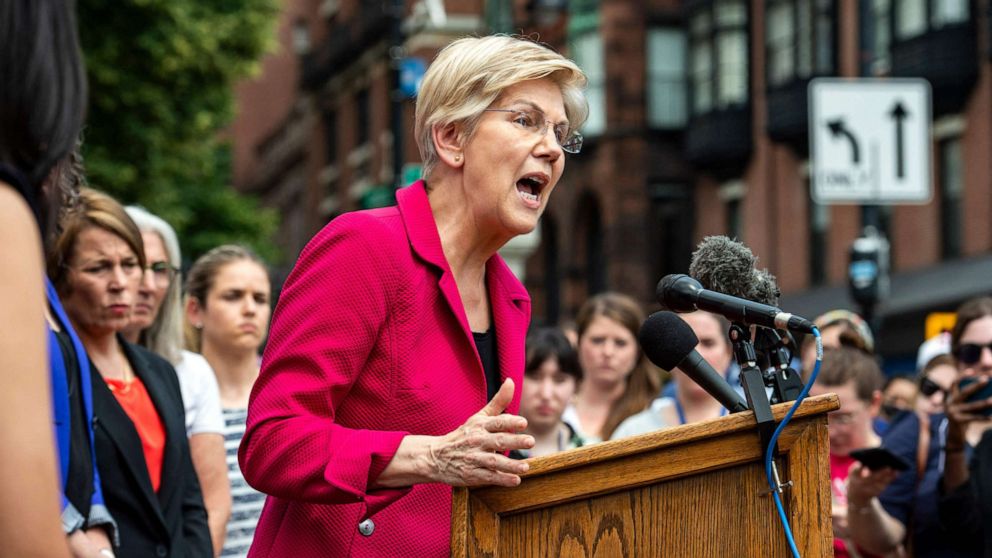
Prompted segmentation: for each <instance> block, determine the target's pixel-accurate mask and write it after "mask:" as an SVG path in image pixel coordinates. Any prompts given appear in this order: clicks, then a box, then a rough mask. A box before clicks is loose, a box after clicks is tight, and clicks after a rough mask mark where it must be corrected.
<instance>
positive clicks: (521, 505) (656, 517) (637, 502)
mask: <svg viewBox="0 0 992 558" xmlns="http://www.w3.org/2000/svg"><path fill="white" fill-rule="evenodd" d="M790 405H791V403H787V404H781V405H776V406H775V407H773V411H774V414H775V419H776V421H777V420H780V419H781V418H782V417H783V416H784V415H785V413H786V411H788V408H789V406H790ZM838 406H839V405H838V403H837V397H836V396H835V395H833V394H830V395H824V396H820V397H812V398H808V399H807V400H806V401H804V402H803V405H802V406H801V407H800V408H799V410H798V411H797V412H796V414H795V415H794V416H793V418H792V421H791V422H790V424H789V426H788V427H786V429H785V431H784V432H783V433H782V436H781V437H780V438H779V442H778V445H779V449H780V451H781V457H780V458H779V459H778V460H777V461H778V463H779V474H780V476H781V478H782V481H783V482H786V481H790V480H791V481H792V483H793V484H792V486H791V487H790V488H787V489H786V490H785V492H784V493H783V496H782V501H783V504H784V506H785V509H786V513H787V515H788V518H789V523H790V525H791V526H792V531H793V533H794V535H795V540H796V545H797V546H798V548H799V551H800V552H801V553H802V555H803V556H804V557H821V556H832V555H833V532H832V527H831V520H830V494H831V492H830V474H829V459H828V456H829V449H830V444H829V439H828V436H827V412H829V411H832V410H835V409H837V408H838ZM760 454H761V449H760V443H759V441H758V434H757V431H756V429H755V424H754V415H753V414H752V413H751V412H750V411H747V412H743V413H737V414H734V415H730V416H726V417H722V418H719V419H714V420H710V421H706V422H701V423H696V424H689V425H685V426H680V427H677V428H669V429H665V430H659V431H656V432H652V433H649V434H642V435H640V436H634V437H631V438H625V439H622V440H616V441H612V442H606V443H603V444H597V445H593V446H588V447H583V448H578V449H574V450H570V451H566V452H562V453H559V454H555V455H550V456H546V457H539V458H534V459H532V460H531V462H530V463H531V467H530V471H528V473H527V474H526V475H524V476H523V482H522V483H521V484H520V486H518V487H516V488H501V487H481V488H473V489H465V488H460V489H455V491H454V500H453V502H452V512H451V514H452V519H451V556H452V557H458V558H461V557H478V558H482V557H487V558H526V557H531V556H534V557H537V556H540V557H563V558H564V557H601V558H614V557H631V558H642V557H665V558H669V557H682V556H684V557H687V558H689V557H691V558H698V557H708V556H713V557H721V558H732V557H749V556H756V557H777V556H782V557H785V556H789V549H788V544H787V543H786V540H785V534H784V531H783V529H782V526H781V523H780V521H779V518H778V512H777V511H776V508H775V502H774V500H773V499H772V497H771V496H770V495H769V494H768V483H767V482H766V480H765V473H764V465H763V463H762V456H761V455H760Z"/></svg>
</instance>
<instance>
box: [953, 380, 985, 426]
mask: <svg viewBox="0 0 992 558" xmlns="http://www.w3.org/2000/svg"><path fill="white" fill-rule="evenodd" d="M977 381H978V378H976V377H974V376H969V377H967V378H962V379H961V383H959V384H958V389H964V388H966V387H968V386H970V385H971V384H973V383H975V382H977ZM990 397H992V382H989V383H987V384H985V387H983V388H982V389H980V390H978V391H976V392H975V393H973V394H971V397H969V398H968V401H969V402H974V401H984V400H987V399H989V398H990ZM975 413H977V414H979V415H985V416H987V417H988V416H992V407H986V408H984V409H982V410H979V411H975Z"/></svg>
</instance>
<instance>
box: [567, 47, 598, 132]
mask: <svg viewBox="0 0 992 558" xmlns="http://www.w3.org/2000/svg"><path fill="white" fill-rule="evenodd" d="M571 50H572V55H573V59H574V60H575V63H576V64H578V65H579V67H580V68H582V71H583V72H585V74H586V78H588V80H589V82H588V84H587V85H586V91H585V92H586V101H588V103H589V118H587V119H586V122H585V124H584V125H583V126H582V133H583V134H584V135H586V136H598V135H600V134H602V133H603V132H604V131H605V130H606V65H605V64H604V61H603V37H602V35H600V34H599V30H598V29H595V30H592V31H587V32H584V33H581V34H578V35H576V36H574V37H573V38H572V40H571Z"/></svg>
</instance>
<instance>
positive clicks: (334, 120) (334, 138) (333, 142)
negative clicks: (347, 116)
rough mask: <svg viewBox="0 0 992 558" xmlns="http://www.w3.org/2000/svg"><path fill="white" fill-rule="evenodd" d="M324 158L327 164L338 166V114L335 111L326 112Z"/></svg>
mask: <svg viewBox="0 0 992 558" xmlns="http://www.w3.org/2000/svg"><path fill="white" fill-rule="evenodd" d="M324 156H325V158H326V164H328V165H336V164H337V162H338V113H337V111H335V110H330V109H328V110H325V111H324Z"/></svg>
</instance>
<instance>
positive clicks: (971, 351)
mask: <svg viewBox="0 0 992 558" xmlns="http://www.w3.org/2000/svg"><path fill="white" fill-rule="evenodd" d="M983 349H989V350H992V343H986V344H984V345H979V344H978V343H964V344H962V345H961V346H960V347H958V350H957V353H956V354H955V356H957V357H958V360H959V361H961V363H962V364H975V363H976V362H978V361H979V360H981V359H982V350H983Z"/></svg>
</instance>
